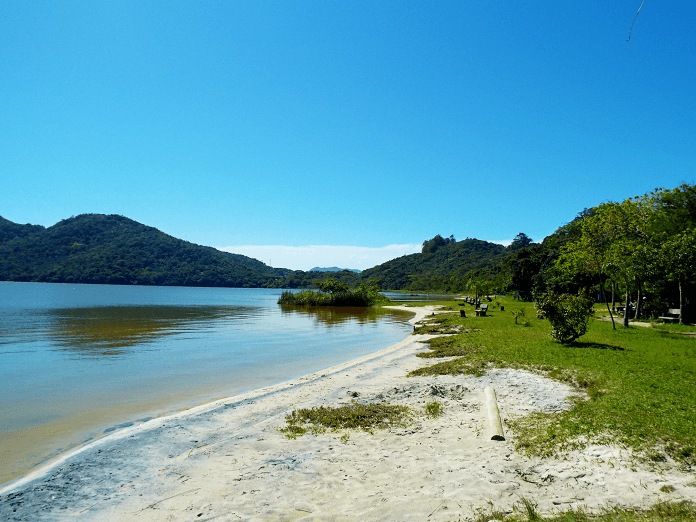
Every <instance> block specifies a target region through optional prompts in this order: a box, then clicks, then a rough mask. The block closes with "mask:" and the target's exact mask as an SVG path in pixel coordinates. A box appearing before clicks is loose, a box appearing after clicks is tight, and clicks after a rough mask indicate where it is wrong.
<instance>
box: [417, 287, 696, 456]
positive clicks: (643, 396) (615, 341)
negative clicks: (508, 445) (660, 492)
mask: <svg viewBox="0 0 696 522" xmlns="http://www.w3.org/2000/svg"><path fill="white" fill-rule="evenodd" d="M499 299H500V303H501V304H503V305H505V308H506V311H503V312H501V311H500V310H499V309H498V310H495V309H490V308H489V312H488V315H487V316H486V317H471V316H468V317H465V318H464V317H459V316H458V315H456V314H442V319H441V322H440V323H439V325H440V327H443V328H459V329H462V331H461V333H458V334H456V335H452V336H447V337H436V338H434V339H433V340H431V341H430V343H429V348H430V350H428V351H426V352H424V353H422V354H419V355H420V356H422V357H426V358H435V359H438V358H440V359H443V360H442V361H439V362H436V363H435V364H432V365H430V366H427V367H424V368H422V369H419V370H417V371H414V372H411V373H410V374H409V375H410V376H419V375H439V374H462V373H464V374H474V375H481V374H483V373H485V372H486V371H487V370H488V369H490V368H494V367H513V368H524V369H529V370H532V371H541V372H543V373H544V374H545V375H547V376H548V377H551V378H553V379H556V380H559V381H563V382H567V383H569V384H571V385H573V386H575V387H577V388H578V389H581V390H583V391H584V392H586V394H587V396H588V400H582V399H578V400H577V401H576V403H575V406H574V408H573V409H571V410H569V411H565V412H561V413H557V414H545V413H537V414H534V415H531V416H528V417H524V418H519V419H515V420H514V421H512V422H511V423H510V427H511V428H513V429H514V430H515V432H516V434H517V441H518V442H517V449H518V450H519V451H522V452H525V453H528V454H531V455H541V456H550V455H554V454H558V453H559V452H562V451H565V450H571V449H576V448H581V447H583V446H585V445H586V444H588V443H589V442H590V441H595V442H612V443H616V444H619V445H625V446H628V447H631V448H633V449H634V450H636V452H637V454H638V455H643V457H644V458H645V459H646V460H647V461H648V462H653V463H659V461H660V459H664V456H665V455H669V456H670V457H671V458H673V459H674V460H676V461H677V462H681V463H683V464H688V465H694V464H696V388H694V386H692V385H691V383H693V382H696V345H694V341H693V339H692V338H691V337H688V336H686V335H681V334H678V333H669V332H667V331H664V330H660V329H653V328H641V327H633V328H622V329H618V330H612V325H611V323H609V322H605V321H594V322H593V323H591V324H590V327H589V329H588V331H587V333H586V334H585V336H583V337H582V339H581V340H578V341H575V342H573V343H569V344H560V343H558V342H555V341H553V340H552V339H550V338H549V335H548V333H549V331H550V330H551V326H550V324H549V321H548V320H546V319H538V318H537V317H536V313H535V312H534V307H533V305H532V304H531V303H522V302H517V304H516V305H515V306H517V307H519V308H521V309H523V310H524V311H525V316H526V317H527V318H528V322H529V327H527V328H521V327H520V326H519V325H515V322H514V316H513V314H512V312H509V311H507V309H508V307H509V305H512V304H513V303H514V301H513V300H512V299H511V298H509V297H504V298H499ZM438 304H440V305H441V306H442V307H443V308H446V309H450V310H455V309H458V308H459V307H458V305H457V304H456V303H453V302H448V301H443V302H441V303H438ZM469 315H471V314H469Z"/></svg>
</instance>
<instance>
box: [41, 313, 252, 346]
mask: <svg viewBox="0 0 696 522" xmlns="http://www.w3.org/2000/svg"><path fill="white" fill-rule="evenodd" d="M259 314H260V310H259V309H258V308H255V307H247V306H100V307H92V308H63V309H52V310H46V311H45V314H44V315H45V318H46V319H47V320H46V323H45V325H44V328H46V329H47V331H46V332H45V333H46V334H47V335H48V336H50V337H51V338H52V340H53V343H54V349H55V350H65V351H69V352H71V353H72V354H73V355H80V356H86V357H104V356H107V357H108V356H123V355H126V354H128V353H130V352H132V351H134V347H136V346H137V349H138V351H142V350H147V349H152V348H153V347H154V346H153V343H154V342H155V341H157V340H158V339H160V338H164V337H166V336H170V335H175V334H182V333H192V332H195V331H200V330H202V329H210V328H220V327H222V326H225V325H227V324H230V323H233V322H237V321H244V320H249V319H251V318H253V317H254V316H256V315H259ZM148 346H149V348H148Z"/></svg>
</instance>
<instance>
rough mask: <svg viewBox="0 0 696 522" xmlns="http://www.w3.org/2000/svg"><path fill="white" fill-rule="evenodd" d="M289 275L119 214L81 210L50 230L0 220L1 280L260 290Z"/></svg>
mask: <svg viewBox="0 0 696 522" xmlns="http://www.w3.org/2000/svg"><path fill="white" fill-rule="evenodd" d="M291 273H292V270H289V269H284V268H271V267H269V266H267V265H265V264H264V263H262V262H261V261H258V260H256V259H251V258H249V257H246V256H242V255H238V254H230V253H227V252H221V251H219V250H216V249H214V248H212V247H204V246H200V245H195V244H193V243H189V242H187V241H183V240H181V239H176V238H174V237H172V236H169V235H167V234H165V233H163V232H161V231H159V230H157V229H156V228H153V227H148V226H146V225H143V224H141V223H138V222H137V221H133V220H132V219H128V218H126V217H123V216H117V215H109V216H107V215H103V214H83V215H81V216H77V217H72V218H70V219H64V220H63V221H60V222H59V223H57V224H55V225H53V226H52V227H49V228H44V227H42V226H37V225H18V224H16V223H12V222H11V221H8V220H6V219H4V218H1V217H0V280H2V281H41V282H52V283H95V284H140V285H165V286H227V287H242V286H245V287H259V286H271V285H274V284H278V280H279V279H280V280H282V279H283V278H284V277H285V276H287V275H288V274H291Z"/></svg>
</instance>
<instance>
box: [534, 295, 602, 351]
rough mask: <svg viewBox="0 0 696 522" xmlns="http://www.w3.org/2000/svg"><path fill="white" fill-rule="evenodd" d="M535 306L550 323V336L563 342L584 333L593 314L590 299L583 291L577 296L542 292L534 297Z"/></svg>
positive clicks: (572, 339)
mask: <svg viewBox="0 0 696 522" xmlns="http://www.w3.org/2000/svg"><path fill="white" fill-rule="evenodd" d="M535 307H536V309H537V311H539V312H540V313H541V314H542V315H543V316H544V317H546V318H547V319H548V320H549V322H550V323H551V327H552V330H551V337H552V338H553V339H555V340H556V341H558V342H559V343H564V344H565V343H572V342H573V341H575V340H576V339H577V338H578V337H580V336H581V335H585V332H587V326H588V324H589V322H590V319H591V318H592V316H593V315H594V309H593V303H592V299H591V298H590V297H588V296H587V294H585V293H584V292H581V293H579V294H578V295H577V296H575V295H570V294H560V295H559V294H556V293H554V292H549V293H547V294H542V295H539V296H537V297H536V302H535Z"/></svg>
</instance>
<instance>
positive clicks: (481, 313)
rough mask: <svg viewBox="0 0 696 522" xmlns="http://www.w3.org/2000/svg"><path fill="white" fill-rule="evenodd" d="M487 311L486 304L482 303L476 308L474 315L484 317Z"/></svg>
mask: <svg viewBox="0 0 696 522" xmlns="http://www.w3.org/2000/svg"><path fill="white" fill-rule="evenodd" d="M487 311H488V305H487V304H482V305H481V308H477V309H476V317H486V312H487Z"/></svg>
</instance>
